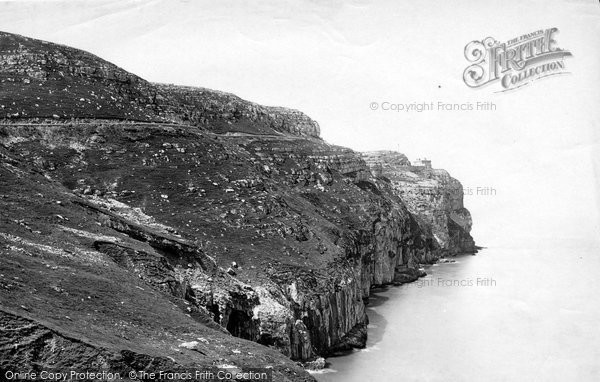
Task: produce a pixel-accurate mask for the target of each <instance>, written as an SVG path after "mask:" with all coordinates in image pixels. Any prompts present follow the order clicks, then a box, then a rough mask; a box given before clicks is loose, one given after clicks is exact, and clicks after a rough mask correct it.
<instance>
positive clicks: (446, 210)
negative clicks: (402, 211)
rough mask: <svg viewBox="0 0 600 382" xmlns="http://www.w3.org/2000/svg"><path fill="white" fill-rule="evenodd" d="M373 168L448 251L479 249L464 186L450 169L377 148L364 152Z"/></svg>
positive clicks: (461, 251) (452, 253)
mask: <svg viewBox="0 0 600 382" xmlns="http://www.w3.org/2000/svg"><path fill="white" fill-rule="evenodd" d="M362 156H363V158H364V159H365V161H366V162H367V163H368V165H369V167H370V168H371V171H373V173H374V174H375V175H376V176H378V177H381V178H385V179H387V180H389V182H390V184H391V187H392V190H393V193H394V194H396V195H398V196H399V197H400V198H401V199H402V200H403V201H404V202H405V203H406V207H407V208H408V210H409V211H410V212H412V213H413V214H415V215H416V216H418V217H419V218H420V219H421V220H422V221H423V222H424V223H425V225H426V226H429V227H431V230H432V233H433V235H434V237H435V238H436V240H437V242H438V244H439V245H440V246H441V248H442V249H444V250H445V252H447V253H449V254H451V255H455V254H457V253H465V252H474V251H476V247H475V242H474V241H473V238H472V237H471V235H470V233H469V232H470V231H471V225H472V220H471V214H470V213H469V210H467V209H466V208H465V207H464V205H463V187H462V185H461V184H460V182H459V181H458V180H456V179H454V178H452V177H451V176H450V174H448V172H447V171H445V170H439V169H432V168H427V167H424V166H412V165H411V163H410V161H409V160H408V159H407V158H406V156H404V155H403V154H399V153H395V152H391V151H375V152H369V153H363V154H362Z"/></svg>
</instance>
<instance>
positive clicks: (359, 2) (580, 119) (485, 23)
mask: <svg viewBox="0 0 600 382" xmlns="http://www.w3.org/2000/svg"><path fill="white" fill-rule="evenodd" d="M483 3H484V1H476V0H471V1H466V0H462V1H416V0H413V1H400V0H396V1H369V0H352V1H316V0H313V1H307V0H305V1H298V0H295V1H291V0H289V1H286V0H284V1H282V0H273V1H255V2H245V1H218V2H217V1H215V2H209V1H196V0H154V1H143V0H113V1H95V0H74V1H41V0H37V1H22V0H19V1H8V2H2V1H0V30H3V31H6V32H13V33H19V34H23V35H26V36H30V37H35V38H40V39H44V40H49V41H53V42H58V43H63V44H67V45H70V46H74V47H77V48H81V49H84V50H87V51H90V52H92V53H94V54H97V55H99V56H100V57H102V58H104V59H107V60H109V61H112V62H113V63H115V64H117V65H119V66H121V67H123V68H124V69H126V70H129V71H131V72H133V73H135V74H137V75H139V76H141V77H143V78H145V79H147V80H150V81H155V82H169V83H176V84H181V85H191V86H203V87H208V88H213V89H218V90H223V91H228V92H232V93H235V94H237V95H239V96H240V97H242V98H245V99H248V100H251V101H255V102H258V103H262V104H266V105H277V106H287V107H292V108H295V109H299V110H302V111H303V112H305V113H306V114H308V115H309V116H310V117H312V118H313V119H315V120H317V121H318V122H319V124H320V125H321V130H322V136H323V137H324V139H326V140H327V141H328V142H330V143H335V144H339V145H343V146H348V147H350V148H352V149H355V150H358V151H366V150H377V149H393V150H399V151H401V152H403V153H405V154H406V155H408V157H409V159H411V160H414V159H416V158H417V157H422V156H426V157H428V158H430V159H432V161H433V165H434V167H436V168H444V169H446V170H448V171H449V172H450V173H451V174H452V175H453V176H455V177H456V178H458V179H459V180H460V181H461V182H462V184H463V186H464V187H465V188H471V189H473V190H474V192H475V190H476V188H477V187H493V188H494V189H495V190H496V195H492V196H482V195H479V196H478V195H472V196H466V197H465V203H466V206H467V208H469V209H470V210H471V212H472V214H473V219H474V230H473V234H474V236H475V239H476V240H477V242H478V243H479V244H481V245H484V246H507V245H522V244H531V245H534V246H539V247H544V246H548V245H554V243H556V242H560V243H562V244H567V245H572V246H582V245H587V244H588V243H591V242H595V243H598V241H600V228H599V227H600V219H599V206H600V200H599V196H600V181H599V179H600V155H599V153H600V134H599V133H598V129H599V128H600V108H599V107H598V105H600V90H599V87H598V85H599V84H600V81H599V80H600V74H599V68H600V65H599V64H600V44H599V40H598V39H599V36H600V3H599V2H598V1H597V0H577V1H576V0H571V1H556V0H554V1H547V0H544V1H541V0H540V1H531V0H530V1H485V4H483ZM251 4H252V5H251ZM552 27H557V28H558V29H559V30H560V33H559V34H557V36H556V41H557V45H558V46H559V47H560V48H563V49H566V50H570V51H571V52H572V54H573V57H571V58H567V59H566V60H565V64H566V69H567V70H568V71H569V72H570V73H571V74H567V75H563V76H555V77H549V78H546V79H543V80H540V81H538V82H534V83H533V84H531V85H530V86H527V87H524V88H522V89H518V90H515V91H512V92H506V93H494V91H495V90H498V88H499V87H498V85H497V86H496V87H495V88H494V89H492V87H486V88H482V89H472V88H469V87H467V86H466V85H465V84H464V82H463V80H462V75H463V71H464V69H465V68H466V67H467V66H468V64H469V63H468V62H467V61H466V59H465V58H464V55H463V54H464V53H463V52H464V47H465V45H466V44H467V43H469V42H470V41H472V40H481V39H483V38H485V37H489V36H491V37H494V38H496V39H497V40H500V41H508V40H510V39H512V38H515V37H518V36H520V35H523V34H526V33H530V32H534V31H536V30H539V29H546V28H552ZM438 101H442V102H446V103H467V102H471V103H475V102H477V101H481V102H493V103H495V104H496V106H497V110H495V111H487V112H477V111H462V112H461V111H450V112H438V111H429V112H422V113H416V112H412V113H406V112H400V113H398V112H393V111H382V110H381V109H379V110H376V111H373V110H371V109H370V107H369V105H370V103H371V102H377V103H378V104H381V103H382V102H390V103H412V102H434V103H437V102H438Z"/></svg>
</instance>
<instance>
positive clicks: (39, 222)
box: [0, 34, 470, 380]
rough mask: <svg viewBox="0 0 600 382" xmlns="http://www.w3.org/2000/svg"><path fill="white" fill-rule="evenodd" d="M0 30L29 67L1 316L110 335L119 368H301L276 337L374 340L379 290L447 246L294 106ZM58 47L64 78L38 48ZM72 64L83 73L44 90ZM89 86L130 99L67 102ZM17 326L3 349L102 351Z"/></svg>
mask: <svg viewBox="0 0 600 382" xmlns="http://www.w3.org/2000/svg"><path fill="white" fill-rule="evenodd" d="M0 48H2V49H1V50H0V59H2V60H3V62H4V63H5V65H4V66H3V69H2V72H1V73H2V75H3V76H5V77H3V80H4V81H5V82H6V83H8V82H10V83H11V84H16V83H19V85H18V86H12V85H11V86H8V87H7V88H6V89H8V90H7V91H6V92H5V91H4V88H2V90H1V91H0V100H3V101H2V102H3V104H5V110H4V112H5V113H6V114H5V115H6V116H7V118H6V119H5V120H4V121H3V123H2V124H0V150H1V153H2V158H1V161H0V164H1V165H2V167H1V169H2V171H3V174H2V175H3V176H2V180H1V182H0V187H1V188H0V194H1V195H0V204H1V211H2V221H1V222H0V224H2V226H1V231H0V232H1V233H2V235H1V236H0V251H1V252H2V256H3V257H5V258H6V259H10V261H7V262H5V263H3V265H2V266H3V269H2V277H5V280H4V282H5V284H3V285H8V287H7V288H4V289H0V296H2V299H1V301H2V304H1V306H2V309H3V311H4V312H5V315H4V316H3V318H2V320H3V321H2V322H3V325H4V326H5V327H8V326H10V325H13V323H14V325H15V326H18V327H25V326H27V325H34V326H36V327H39V331H40V333H42V332H43V333H47V332H48V331H51V333H53V334H52V335H53V336H60V339H59V340H60V341H63V340H64V341H67V340H68V341H72V340H73V341H76V342H77V343H80V344H82V345H81V346H85V349H96V350H97V351H98V352H107V353H102V354H109V355H110V357H112V358H111V359H115V360H116V361H115V362H114V363H107V364H106V365H105V367H106V368H120V369H119V370H129V369H128V368H134V366H135V362H138V361H136V360H138V359H144V360H149V361H148V362H158V363H161V365H162V362H167V361H169V362H172V363H173V364H171V363H169V365H171V366H169V367H176V366H177V365H201V366H208V365H213V366H219V365H225V364H227V365H231V364H233V365H236V366H239V367H248V366H263V367H267V366H268V367H271V368H272V370H273V373H274V375H276V379H275V380H286V378H287V379H289V380H307V379H310V377H309V376H308V375H307V374H305V373H304V372H303V371H302V370H301V369H298V367H297V366H296V365H295V364H294V363H293V362H291V361H289V360H287V359H286V358H284V357H283V356H282V355H280V353H279V352H281V353H283V354H284V355H285V356H287V357H289V358H291V359H293V360H297V361H309V360H313V359H315V358H316V357H318V356H324V355H328V354H331V353H333V352H336V351H338V350H343V349H348V348H351V347H361V346H364V343H365V339H366V322H367V317H366V314H365V306H364V300H365V299H367V298H368V296H369V292H370V289H371V288H372V287H374V286H378V285H383V284H387V283H403V282H410V281H413V280H415V279H416V278H417V277H419V276H422V275H423V272H422V271H421V270H420V269H419V268H420V266H421V264H424V263H432V262H434V261H436V260H437V259H438V258H439V257H440V256H441V255H442V254H443V250H442V247H440V244H439V243H438V241H436V240H435V238H434V236H433V233H435V232H436V229H432V227H431V225H430V223H429V221H427V220H426V219H424V218H422V217H419V216H414V215H413V214H411V212H410V211H409V209H407V207H406V206H405V204H404V202H403V200H402V198H401V196H402V194H401V193H399V192H398V189H397V185H395V184H393V182H392V183H390V182H389V181H386V180H385V179H383V178H382V177H381V176H379V175H377V174H376V176H374V175H373V174H372V173H371V169H370V168H369V167H368V166H367V164H366V163H365V161H364V160H363V159H362V158H361V156H360V155H359V154H357V153H355V152H353V151H351V150H349V149H346V148H342V147H338V146H333V145H330V144H327V143H326V142H324V141H322V140H321V139H320V138H319V126H318V124H317V123H316V122H314V121H312V120H310V119H309V118H308V117H306V116H305V115H304V114H302V113H300V112H297V111H294V110H290V109H284V108H273V107H264V106H260V105H256V104H253V103H250V102H247V101H244V100H241V99H240V98H238V97H236V96H233V95H230V94H226V93H221V92H217V91H212V90H207V89H200V88H188V87H178V86H173V85H157V84H151V83H148V82H146V81H144V80H142V79H139V78H137V77H135V76H133V75H131V74H129V73H126V72H124V71H122V70H121V69H118V68H116V67H114V66H111V65H110V64H108V63H106V62H104V61H102V60H100V59H98V58H96V57H94V56H92V55H89V54H88V53H85V52H81V51H77V50H74V49H71V48H66V47H62V46H57V45H53V44H50V43H44V42H40V41H37V40H32V39H27V38H24V37H21V36H15V35H10V34H2V35H0ZM61 55H65V56H67V59H65V60H63V61H60V62H62V63H63V64H64V66H65V67H64V68H62V69H63V70H60V72H62V74H63V75H64V78H63V77H62V76H61V78H54V77H53V76H56V69H55V67H54V66H52V65H50V66H47V65H45V64H43V61H42V60H46V58H44V57H47V56H50V57H55V56H60V57H62V56H61ZM7 57H8V58H7ZM73 57H75V58H73ZM82 57H83V58H82ZM52 60H55V59H54V58H52ZM47 62H48V60H46V63H47ZM53 62H54V61H53ZM81 62H83V64H81ZM79 67H89V68H92V69H89V70H86V71H83V72H82V71H81V70H79V69H77V68H79ZM95 68H104V69H98V70H97V69H95ZM106 68H109V69H110V70H108V69H106ZM88 72H89V73H93V75H91V76H90V75H88V74H89V73H88ZM31 73H34V74H35V76H33V77H32V75H31ZM36 73H37V74H36ZM82 73H83V74H82ZM110 73H120V74H118V75H113V74H110ZM38 77H39V80H36V81H38V82H36V86H35V87H29V86H25V85H31V84H32V83H33V82H32V81H33V79H32V78H38ZM9 78H10V79H11V80H9ZM115 78H118V79H122V78H130V80H126V81H120V80H117V79H115ZM25 80H29V81H30V82H29V83H27V81H25ZM61 81H66V82H67V83H70V84H77V86H75V85H73V86H71V87H70V88H67V90H66V91H64V92H63V93H61V95H60V96H56V97H57V98H49V99H47V100H46V99H44V98H42V97H41V96H40V100H38V101H39V103H38V105H39V106H35V104H33V105H32V104H31V102H30V101H31V99H32V98H31V97H32V96H35V97H36V98H35V99H36V100H37V97H38V95H40V94H42V93H44V94H46V92H47V93H48V94H50V93H51V92H50V90H52V89H54V88H55V87H56V86H57V85H56V84H60V86H62V84H63V82H61ZM3 84H4V83H3ZM79 88H82V89H85V91H86V92H88V93H89V94H92V92H93V93H94V94H106V95H108V94H113V97H115V98H117V97H116V95H114V94H120V95H121V97H122V98H117V100H116V101H115V100H112V98H109V99H110V100H111V101H112V102H111V101H108V99H107V98H106V97H105V99H104V100H106V102H107V106H102V107H101V108H99V109H98V108H97V107H96V108H95V109H96V110H97V112H93V110H92V109H89V108H88V109H77V108H72V107H70V106H69V107H67V106H65V105H71V104H73V105H75V104H76V102H77V99H78V98H77V97H80V96H81V94H80V92H79V90H77V91H75V90H73V89H79ZM114 89H118V90H114ZM36 94H37V95H36ZM52 94H53V93H52ZM60 100H62V102H63V103H60V102H59V101H60ZM104 100H103V101H104ZM125 100H127V101H128V102H126V103H125ZM6 105H8V107H6ZM42 105H43V107H41V106H42ZM118 105H128V106H124V108H120V107H119V106H118ZM102 109H104V110H114V114H110V113H107V112H105V111H102V112H100V110H102ZM40 110H42V111H43V112H42V111H40ZM17 113H18V114H17ZM36 113H37V114H36ZM57 113H58V114H57ZM119 113H120V114H119ZM55 114H56V115H58V116H59V117H58V118H53V117H52V115H55ZM65 117H67V118H68V119H67V118H65ZM444 186H445V185H441V186H440V187H444ZM436 208H437V207H436ZM453 211H454V210H453ZM469 237H470V236H469ZM444 245H446V247H445V248H446V249H449V248H452V246H453V245H454V241H449V242H448V243H445V244H444ZM54 267H55V268H54ZM54 271H56V272H54ZM34 275H35V277H34ZM15 277H16V278H15ZM14 280H16V281H14ZM15 285H16V286H15ZM32 296H33V297H32ZM42 296H43V297H42ZM88 297H89V298H88ZM23 301H30V302H29V303H27V304H24V303H23ZM59 306H60V307H61V308H60V309H58V308H57V309H53V308H55V307H59ZM115 306H116V307H117V309H115ZM51 308H52V309H51ZM65 316H68V318H65ZM115 328H117V329H115ZM11 333H15V334H14V335H11V336H6V335H3V339H2V340H3V341H4V343H7V344H12V345H14V344H18V346H17V348H18V349H20V350H19V351H12V350H10V349H12V348H11V347H6V346H5V347H3V348H1V349H4V350H0V353H1V354H0V355H1V356H0V358H1V359H3V360H5V361H3V362H4V364H3V365H2V366H7V365H17V364H19V363H22V362H30V363H32V364H33V363H39V364H47V363H49V362H53V360H54V359H56V358H60V359H61V360H62V361H63V362H67V361H66V360H67V359H68V360H69V361H68V362H72V361H74V362H76V363H77V364H78V365H84V364H85V363H86V362H89V363H90V365H91V364H92V363H94V361H93V358H89V357H85V356H82V357H81V358H78V359H76V358H77V352H78V350H73V351H72V352H70V354H69V356H68V357H67V356H66V355H65V356H64V357H63V356H62V355H56V354H52V353H51V352H49V351H47V349H46V348H45V345H44V343H45V342H44V341H46V340H45V338H46V337H44V336H47V334H44V336H42V337H40V338H41V339H40V341H38V342H35V341H33V342H24V341H21V340H22V337H23V336H24V334H23V332H19V331H18V330H17V331H13V332H11ZM156 333H158V334H156ZM236 337H238V338H236ZM48 338H50V337H48ZM194 338H195V339H194ZM198 338H201V339H202V340H199V339H198ZM189 342H191V343H193V345H189V344H188V343H189ZM182 344H187V345H182ZM12 345H11V346H12ZM40 346H41V347H42V348H40ZM69 346H71V345H69ZM73 346H75V345H73ZM77 346H79V345H77ZM182 346H183V348H182ZM188 347H191V350H190V349H188ZM74 349H75V348H74ZM77 349H80V348H77ZM81 349H83V348H81ZM96 350H94V351H96ZM275 350H277V351H278V352H276V351H275ZM86 351H87V350H86ZM124 352H125V353H126V354H130V353H131V354H135V356H134V357H133V358H131V357H130V358H127V359H128V360H129V361H127V362H125V361H122V357H123V354H125V353H124ZM82 354H87V353H86V352H85V351H83V350H82ZM161 355H162V356H164V357H166V358H167V360H166V361H165V360H164V359H163V358H160V359H159V358H157V357H160V356H161ZM61 357H63V358H61ZM120 357H121V358H120ZM169 357H170V358H169ZM74 359H75V360H74ZM131 359H133V360H134V361H135V362H134V361H131ZM139 362H142V361H139ZM148 362H147V363H148Z"/></svg>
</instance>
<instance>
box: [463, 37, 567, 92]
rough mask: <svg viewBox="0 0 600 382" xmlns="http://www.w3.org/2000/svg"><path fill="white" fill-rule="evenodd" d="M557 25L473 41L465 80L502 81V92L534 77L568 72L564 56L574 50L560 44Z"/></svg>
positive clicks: (480, 83)
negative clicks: (501, 39)
mask: <svg viewBox="0 0 600 382" xmlns="http://www.w3.org/2000/svg"><path fill="white" fill-rule="evenodd" d="M557 33H558V28H550V29H546V30H538V31H535V32H532V33H528V34H525V35H522V36H520V37H517V38H513V39H512V40H509V41H508V42H505V43H500V42H498V41H496V40H495V39H494V38H492V37H488V38H486V39H483V40H482V41H471V42H470V43H468V44H467V46H465V58H466V59H467V60H468V61H469V62H470V63H471V65H470V66H469V67H467V68H466V69H465V71H464V73H463V79H464V81H465V83H466V84H467V85H468V86H470V87H472V88H480V87H482V86H485V85H489V84H492V83H495V82H500V84H501V86H502V88H501V89H500V90H499V92H503V91H507V90H513V89H517V88H520V87H522V86H525V85H528V84H530V83H532V82H533V81H535V80H539V79H541V78H544V77H548V76H554V75H558V74H565V73H568V72H567V71H566V69H565V62H564V59H565V57H570V56H572V55H571V52H569V51H568V50H564V49H560V48H559V47H558V46H557V43H556V40H555V39H554V38H555V35H556V34H557Z"/></svg>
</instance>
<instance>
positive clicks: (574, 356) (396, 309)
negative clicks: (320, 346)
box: [314, 248, 600, 382]
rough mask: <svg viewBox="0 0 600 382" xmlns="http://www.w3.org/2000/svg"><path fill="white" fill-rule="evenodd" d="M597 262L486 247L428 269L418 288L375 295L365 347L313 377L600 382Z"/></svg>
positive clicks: (566, 253)
mask: <svg viewBox="0 0 600 382" xmlns="http://www.w3.org/2000/svg"><path fill="white" fill-rule="evenodd" d="M599 255H600V253H598V252H597V251H593V250H574V249H565V250H560V249H552V250H540V249H538V250H526V249H519V250H517V249H502V248H489V249H485V250H482V251H481V252H480V253H479V254H477V255H476V256H461V257H458V258H456V260H457V262H456V263H451V264H439V265H435V266H431V267H429V268H428V269H427V272H428V276H427V277H426V278H423V279H421V280H420V281H419V282H416V283H413V284H409V285H403V286H401V287H390V288H387V289H384V290H380V291H377V292H376V293H375V294H374V295H373V298H372V299H371V300H370V301H371V303H370V306H369V308H368V314H369V318H370V325H369V341H368V344H367V348H366V349H364V350H359V351H354V352H352V353H351V354H349V355H346V356H341V357H334V358H329V359H328V362H329V363H330V365H329V368H328V369H326V370H325V371H324V372H320V373H317V374H315V375H314V376H315V377H316V378H317V379H318V380H319V381H322V382H338V381H344V382H353V381H356V382H358V381H360V382H365V381H378V382H379V381H381V382H385V381H544V382H545V381H600V282H599V280H600V266H599V265H600V261H599V257H600V256H599ZM478 279H479V280H478ZM478 281H479V283H478Z"/></svg>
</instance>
